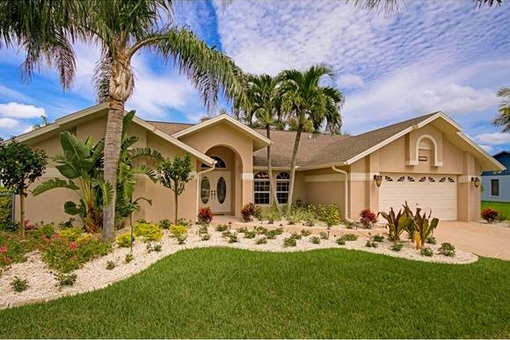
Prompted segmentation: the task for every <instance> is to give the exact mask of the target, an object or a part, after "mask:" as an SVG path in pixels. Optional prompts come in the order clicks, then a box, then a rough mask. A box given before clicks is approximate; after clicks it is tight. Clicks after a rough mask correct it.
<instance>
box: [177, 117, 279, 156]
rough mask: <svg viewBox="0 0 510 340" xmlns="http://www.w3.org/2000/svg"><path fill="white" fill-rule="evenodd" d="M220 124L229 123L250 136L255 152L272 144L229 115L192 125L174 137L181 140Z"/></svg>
mask: <svg viewBox="0 0 510 340" xmlns="http://www.w3.org/2000/svg"><path fill="white" fill-rule="evenodd" d="M220 123H227V124H228V125H230V126H232V127H233V128H234V129H236V130H237V131H239V132H241V133H244V134H246V135H248V136H249V137H250V138H251V139H252V140H253V148H254V150H259V149H262V148H264V147H266V146H268V145H270V144H271V143H272V142H271V140H270V139H268V138H266V137H264V136H263V135H261V134H260V133H258V132H257V131H255V130H253V129H251V128H249V127H248V126H246V125H244V124H242V123H240V122H239V121H237V120H235V119H234V118H232V117H230V116H229V115H227V114H221V115H219V116H216V117H214V118H211V119H208V120H206V121H203V122H201V123H198V124H196V125H192V126H190V127H188V128H185V129H183V130H180V131H178V132H176V133H174V134H173V137H175V138H178V139H179V138H181V137H184V136H187V135H191V134H194V133H197V132H199V131H200V130H202V129H205V128H208V127H211V126H214V125H216V124H220Z"/></svg>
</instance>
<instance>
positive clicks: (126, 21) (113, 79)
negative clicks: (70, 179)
mask: <svg viewBox="0 0 510 340" xmlns="http://www.w3.org/2000/svg"><path fill="white" fill-rule="evenodd" d="M19 3H21V2H18V1H9V0H0V13H2V12H3V13H2V14H0V37H1V38H2V39H3V40H4V41H5V42H6V44H7V45H12V44H14V43H17V44H19V45H22V46H24V47H25V49H26V51H27V58H26V60H25V63H24V70H25V73H26V74H28V75H30V74H32V72H33V70H34V67H35V66H37V65H38V64H40V63H41V62H42V61H46V60H50V61H54V62H55V63H56V66H57V68H58V69H59V72H60V80H61V82H62V84H63V86H64V88H66V87H69V85H70V84H71V81H72V79H73V77H74V69H75V56H74V52H73V49H72V42H73V41H74V40H75V39H79V40H82V41H86V42H89V43H95V44H97V45H98V46H101V49H102V55H101V58H100V60H99V61H98V65H97V68H96V75H95V86H96V88H97V91H98V97H99V101H100V102H105V101H107V102H108V103H109V111H108V121H107V127H106V137H105V160H104V161H105V164H104V165H105V166H104V179H105V181H107V182H109V183H117V168H118V163H119V154H120V149H121V142H122V140H121V135H122V119H123V116H124V105H125V102H126V101H127V100H128V98H129V97H130V96H131V94H132V93H133V89H134V86H135V84H134V77H133V68H132V65H131V61H132V58H133V56H134V55H136V54H137V53H138V52H139V51H141V50H142V49H145V50H148V51H150V52H153V53H155V54H156V55H158V56H160V57H161V58H162V59H163V60H164V61H167V60H173V61H174V63H175V65H176V66H177V68H178V69H179V71H180V72H181V73H184V74H186V76H187V77H188V78H189V79H190V80H191V82H192V83H193V84H194V85H195V86H196V87H197V88H198V90H199V91H200V93H201V97H202V100H203V102H204V104H205V105H206V106H207V107H208V109H209V108H211V107H212V106H214V105H215V104H216V102H217V94H218V90H219V88H220V86H222V89H223V93H224V94H226V95H227V96H229V97H233V96H234V94H236V93H238V92H240V90H241V83H240V75H241V71H240V69H238V68H237V67H236V66H235V64H234V62H233V61H232V60H231V59H230V58H228V57H227V56H225V55H224V54H223V53H221V52H219V51H217V50H215V49H214V48H210V47H209V46H207V45H206V44H205V43H204V42H203V41H201V40H200V39H199V38H198V37H197V36H196V35H195V34H193V33H192V32H191V31H189V30H187V29H185V28H179V27H176V26H175V25H174V24H173V18H172V1H171V0H130V1H123V0H109V1H103V0H83V1H77V0H74V1H72V0H69V1H65V0H57V1H52V0H27V1H26V2H25V4H22V5H19ZM41 11H42V12H41ZM54 12H55V14H54ZM35 18H37V19H40V20H41V22H38V21H37V20H36V19H35ZM161 23H164V24H163V25H161ZM33 32H35V34H34V33H33ZM115 201H116V199H115V197H113V198H112V200H110V201H109V203H108V205H107V206H106V207H105V209H104V227H103V237H104V238H105V239H112V238H113V237H114V230H115V229H114V224H115Z"/></svg>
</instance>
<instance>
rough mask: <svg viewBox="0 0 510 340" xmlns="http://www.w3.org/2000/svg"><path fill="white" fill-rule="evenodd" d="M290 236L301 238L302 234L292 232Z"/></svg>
mask: <svg viewBox="0 0 510 340" xmlns="http://www.w3.org/2000/svg"><path fill="white" fill-rule="evenodd" d="M290 237H293V238H295V239H296V240H301V237H302V236H301V234H298V233H292V234H290Z"/></svg>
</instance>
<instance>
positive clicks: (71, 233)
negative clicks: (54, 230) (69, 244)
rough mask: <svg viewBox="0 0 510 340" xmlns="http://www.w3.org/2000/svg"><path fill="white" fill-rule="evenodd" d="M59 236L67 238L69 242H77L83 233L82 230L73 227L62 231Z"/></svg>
mask: <svg viewBox="0 0 510 340" xmlns="http://www.w3.org/2000/svg"><path fill="white" fill-rule="evenodd" d="M58 234H59V235H60V237H63V238H66V239H68V240H69V241H76V240H77V239H78V238H80V236H81V234H83V231H82V229H81V228H77V227H71V228H66V229H63V230H60V232H59V233H58Z"/></svg>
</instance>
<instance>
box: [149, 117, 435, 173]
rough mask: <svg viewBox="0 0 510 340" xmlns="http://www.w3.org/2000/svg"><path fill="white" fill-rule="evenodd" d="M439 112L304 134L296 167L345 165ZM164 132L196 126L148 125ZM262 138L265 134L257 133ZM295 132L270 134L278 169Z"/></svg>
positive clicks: (256, 158) (261, 159) (258, 162)
mask: <svg viewBox="0 0 510 340" xmlns="http://www.w3.org/2000/svg"><path fill="white" fill-rule="evenodd" d="M434 114H436V113H431V114H428V115H424V116H420V117H416V118H412V119H409V120H406V121H403V122H400V123H396V124H393V125H389V126H386V127H383V128H380V129H376V130H372V131H369V132H365V133H363V134H360V135H357V136H343V135H340V136H339V135H327V134H311V133H303V134H302V135H301V141H300V144H299V150H298V159H297V165H298V166H301V167H307V166H313V165H321V164H327V163H337V162H338V163H341V162H345V161H347V160H349V159H351V158H353V157H355V156H357V155H359V154H361V153H363V152H365V151H367V150H369V149H370V148H372V147H374V146H376V145H378V144H379V143H381V142H383V141H385V140H386V139H388V138H390V137H391V136H393V135H395V134H397V133H399V132H400V131H403V130H405V129H407V128H409V127H411V126H413V125H416V124H418V123H420V122H422V121H424V120H426V119H427V118H429V117H431V116H433V115H434ZM149 123H150V124H152V125H154V126H155V127H156V128H158V129H160V130H161V131H163V132H165V133H167V134H169V135H172V134H174V133H177V132H179V131H181V130H184V129H186V128H189V127H191V126H193V124H183V123H167V122H149ZM256 131H257V132H258V133H260V134H261V135H263V136H266V131H265V130H261V129H258V130H256ZM295 137H296V133H295V132H294V131H274V130H273V131H271V140H272V141H273V144H272V147H271V155H272V163H273V166H275V167H289V166H290V162H291V158H292V149H293V147H294V139H295ZM266 156H267V150H266V149H265V148H263V149H260V150H258V151H256V152H254V153H253V165H254V166H266V165H267V157H266Z"/></svg>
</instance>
